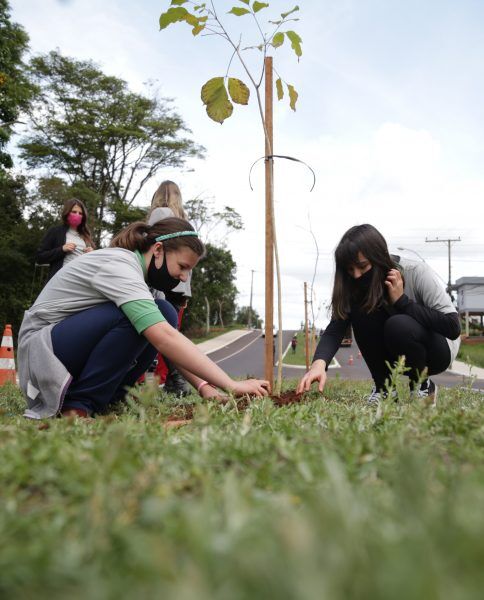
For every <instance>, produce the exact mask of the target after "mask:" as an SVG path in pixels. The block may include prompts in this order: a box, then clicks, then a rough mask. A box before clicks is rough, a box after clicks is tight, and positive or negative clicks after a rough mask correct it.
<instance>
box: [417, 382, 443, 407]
mask: <svg viewBox="0 0 484 600" xmlns="http://www.w3.org/2000/svg"><path fill="white" fill-rule="evenodd" d="M437 390H438V387H437V385H436V384H435V383H434V382H433V381H432V380H431V379H426V380H425V381H424V382H423V383H422V385H421V386H420V389H419V390H417V392H416V393H415V392H414V394H415V397H416V398H417V399H418V400H423V402H424V403H425V404H427V405H428V406H435V405H436V404H437Z"/></svg>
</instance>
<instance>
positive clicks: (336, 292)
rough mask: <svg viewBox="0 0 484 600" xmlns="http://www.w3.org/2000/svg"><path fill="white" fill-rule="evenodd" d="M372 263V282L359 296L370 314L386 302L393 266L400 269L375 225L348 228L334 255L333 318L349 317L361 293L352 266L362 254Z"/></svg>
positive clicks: (364, 308)
mask: <svg viewBox="0 0 484 600" xmlns="http://www.w3.org/2000/svg"><path fill="white" fill-rule="evenodd" d="M360 252H361V254H363V256H364V257H365V258H366V259H367V260H368V261H369V262H370V263H371V266H372V270H371V281H370V282H369V284H368V287H367V288H366V289H365V290H364V296H362V297H361V298H359V300H360V308H361V309H362V310H363V311H364V312H366V313H370V312H373V311H374V310H376V309H377V308H378V307H379V306H381V305H382V303H384V302H385V301H386V298H385V293H386V290H385V283H384V282H385V279H386V277H387V274H388V271H389V270H390V269H395V268H398V265H397V264H396V263H395V262H394V261H393V260H392V258H391V256H390V253H389V252H388V246H387V243H386V241H385V238H384V237H383V236H382V234H381V233H380V232H379V231H378V229H376V228H375V227H373V225H368V224H364V225H355V226H354V227H351V229H348V231H347V232H346V233H345V234H344V235H343V237H342V238H341V241H340V242H339V244H338V246H337V247H336V250H335V253H334V258H335V263H336V271H335V275H334V286H333V297H332V300H331V307H332V312H333V318H337V319H346V318H347V317H348V313H349V310H350V301H351V300H352V299H354V298H355V297H356V296H357V295H358V292H360V291H361V290H358V288H357V284H356V283H355V280H354V279H353V277H351V275H350V274H349V273H348V269H349V267H350V266H351V265H353V264H356V263H357V262H359V261H358V254H359V253H360Z"/></svg>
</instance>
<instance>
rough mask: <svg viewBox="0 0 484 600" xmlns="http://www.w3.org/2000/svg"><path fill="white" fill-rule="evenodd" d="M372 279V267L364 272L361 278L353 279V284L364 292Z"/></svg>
mask: <svg viewBox="0 0 484 600" xmlns="http://www.w3.org/2000/svg"><path fill="white" fill-rule="evenodd" d="M372 279H373V267H371V268H370V269H368V271H366V273H363V275H361V277H358V278H357V279H353V284H354V285H355V286H356V287H357V288H358V289H360V290H361V289H365V290H366V289H368V288H369V287H370V285H371V281H372Z"/></svg>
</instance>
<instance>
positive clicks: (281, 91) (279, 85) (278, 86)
mask: <svg viewBox="0 0 484 600" xmlns="http://www.w3.org/2000/svg"><path fill="white" fill-rule="evenodd" d="M276 92H277V99H278V100H282V99H283V98H284V88H283V87H282V79H281V78H280V77H278V78H277V79H276Z"/></svg>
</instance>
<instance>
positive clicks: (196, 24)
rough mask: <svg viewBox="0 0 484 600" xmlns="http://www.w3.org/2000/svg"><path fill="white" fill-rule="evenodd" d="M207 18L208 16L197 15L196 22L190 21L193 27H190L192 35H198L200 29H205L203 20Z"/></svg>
mask: <svg viewBox="0 0 484 600" xmlns="http://www.w3.org/2000/svg"><path fill="white" fill-rule="evenodd" d="M207 19H208V17H198V19H197V20H196V22H193V23H190V25H193V29H192V34H193V35H198V34H199V33H200V32H201V31H203V30H204V29H205V21H206V20H207Z"/></svg>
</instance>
